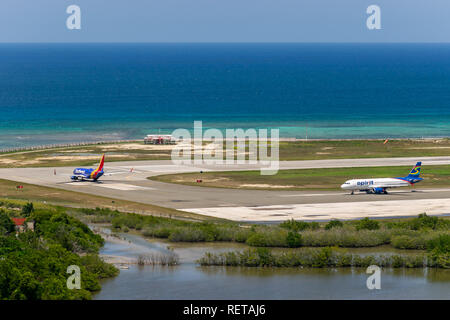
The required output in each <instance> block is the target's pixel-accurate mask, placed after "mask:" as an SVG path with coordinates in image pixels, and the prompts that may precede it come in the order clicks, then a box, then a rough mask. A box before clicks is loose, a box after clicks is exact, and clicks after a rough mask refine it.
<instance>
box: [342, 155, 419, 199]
mask: <svg viewBox="0 0 450 320" xmlns="http://www.w3.org/2000/svg"><path fill="white" fill-rule="evenodd" d="M421 165H422V162H417V163H416V165H415V166H414V168H413V169H412V170H411V172H410V173H409V175H407V176H406V177H403V178H376V179H352V180H348V181H346V182H345V183H344V184H343V185H341V188H342V189H344V190H350V191H351V192H352V194H353V193H354V192H355V190H359V191H365V192H367V193H378V194H379V193H385V194H386V193H387V189H388V188H398V187H407V186H412V185H414V184H415V183H417V182H420V181H422V180H423V179H422V178H419V175H420V167H421Z"/></svg>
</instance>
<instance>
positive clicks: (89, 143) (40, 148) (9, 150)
mask: <svg viewBox="0 0 450 320" xmlns="http://www.w3.org/2000/svg"><path fill="white" fill-rule="evenodd" d="M161 135H162V134H161ZM448 139H450V137H448V136H436V137H421V138H418V137H410V138H389V137H386V138H337V139H333V138H330V139H325V138H317V139H316V138H296V137H280V138H279V141H280V142H318V141H385V140H389V141H433V140H448ZM143 140H144V138H142V139H120V140H98V141H81V142H80V141H78V142H77V141H75V142H70V143H55V144H43V145H33V146H26V147H11V148H1V146H0V155H3V154H10V153H19V152H31V151H45V150H51V149H58V148H71V147H78V146H93V145H103V144H121V143H133V142H142V141H143ZM197 140H198V139H191V141H192V142H194V141H197ZM223 140H224V141H229V140H230V139H227V138H224V139H223ZM246 140H248V139H246ZM256 140H259V139H256ZM200 141H211V142H212V141H214V140H213V139H205V138H203V139H200ZM250 141H254V139H250Z"/></svg>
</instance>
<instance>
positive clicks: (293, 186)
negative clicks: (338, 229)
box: [149, 164, 450, 191]
mask: <svg viewBox="0 0 450 320" xmlns="http://www.w3.org/2000/svg"><path fill="white" fill-rule="evenodd" d="M412 165H413V164H412ZM412 165H411V166H399V167H359V168H324V169H290V170H280V171H278V173H277V174H276V175H272V176H267V175H261V173H260V171H222V172H203V173H199V172H198V173H183V174H168V175H160V176H154V177H150V178H149V179H151V180H155V181H161V182H168V183H178V184H184V185H192V186H203V187H217V188H234V189H260V190H305V191H306V190H339V189H340V185H341V184H342V183H344V182H345V181H346V180H349V179H366V178H367V179H370V178H387V177H404V176H407V175H408V173H409V171H410V170H411V168H412ZM421 177H422V178H424V181H422V182H420V183H419V184H417V186H416V187H418V188H437V187H450V166H448V165H436V166H429V167H427V166H423V167H422V174H421ZM197 180H202V182H201V183H200V182H197Z"/></svg>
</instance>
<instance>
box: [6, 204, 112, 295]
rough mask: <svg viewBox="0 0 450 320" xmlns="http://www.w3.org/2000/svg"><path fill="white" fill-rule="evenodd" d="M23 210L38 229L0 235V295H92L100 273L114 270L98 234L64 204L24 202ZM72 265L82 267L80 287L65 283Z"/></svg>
mask: <svg viewBox="0 0 450 320" xmlns="http://www.w3.org/2000/svg"><path fill="white" fill-rule="evenodd" d="M22 212H29V213H30V214H31V215H30V217H31V218H32V219H34V220H35V221H36V229H35V232H32V231H26V232H24V233H20V234H19V236H18V237H16V235H15V233H12V234H6V235H5V234H4V235H0V300H1V299H27V300H40V299H90V298H91V293H92V292H94V291H97V290H100V283H99V279H101V278H105V277H111V276H114V275H116V274H117V273H118V270H117V269H116V268H115V267H114V266H112V265H108V264H106V263H105V262H103V261H102V260H101V259H100V258H99V257H98V255H97V251H98V248H99V247H100V246H101V245H102V244H103V240H102V239H101V237H99V236H98V235H95V234H94V233H92V231H91V230H90V229H89V228H88V227H87V226H86V225H84V224H82V223H81V222H80V221H78V220H77V219H75V218H73V217H70V216H68V215H67V214H65V213H64V212H63V210H61V209H55V210H52V209H46V210H43V209H34V210H30V206H28V209H25V210H23V211H22ZM78 253H83V254H85V255H83V256H80V255H78ZM86 253H88V254H86ZM70 265H77V266H79V267H80V270H81V289H80V290H76V289H75V290H69V289H68V288H67V285H66V282H67V278H68V276H69V274H67V267H68V266H70Z"/></svg>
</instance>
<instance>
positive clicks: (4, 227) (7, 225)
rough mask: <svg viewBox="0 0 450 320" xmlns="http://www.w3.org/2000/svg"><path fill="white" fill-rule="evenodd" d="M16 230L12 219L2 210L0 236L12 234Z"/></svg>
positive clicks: (0, 214)
mask: <svg viewBox="0 0 450 320" xmlns="http://www.w3.org/2000/svg"><path fill="white" fill-rule="evenodd" d="M14 229H15V226H14V222H12V220H11V218H10V217H9V216H8V214H7V213H6V212H5V211H3V210H0V234H8V233H11V232H13V231H14Z"/></svg>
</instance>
